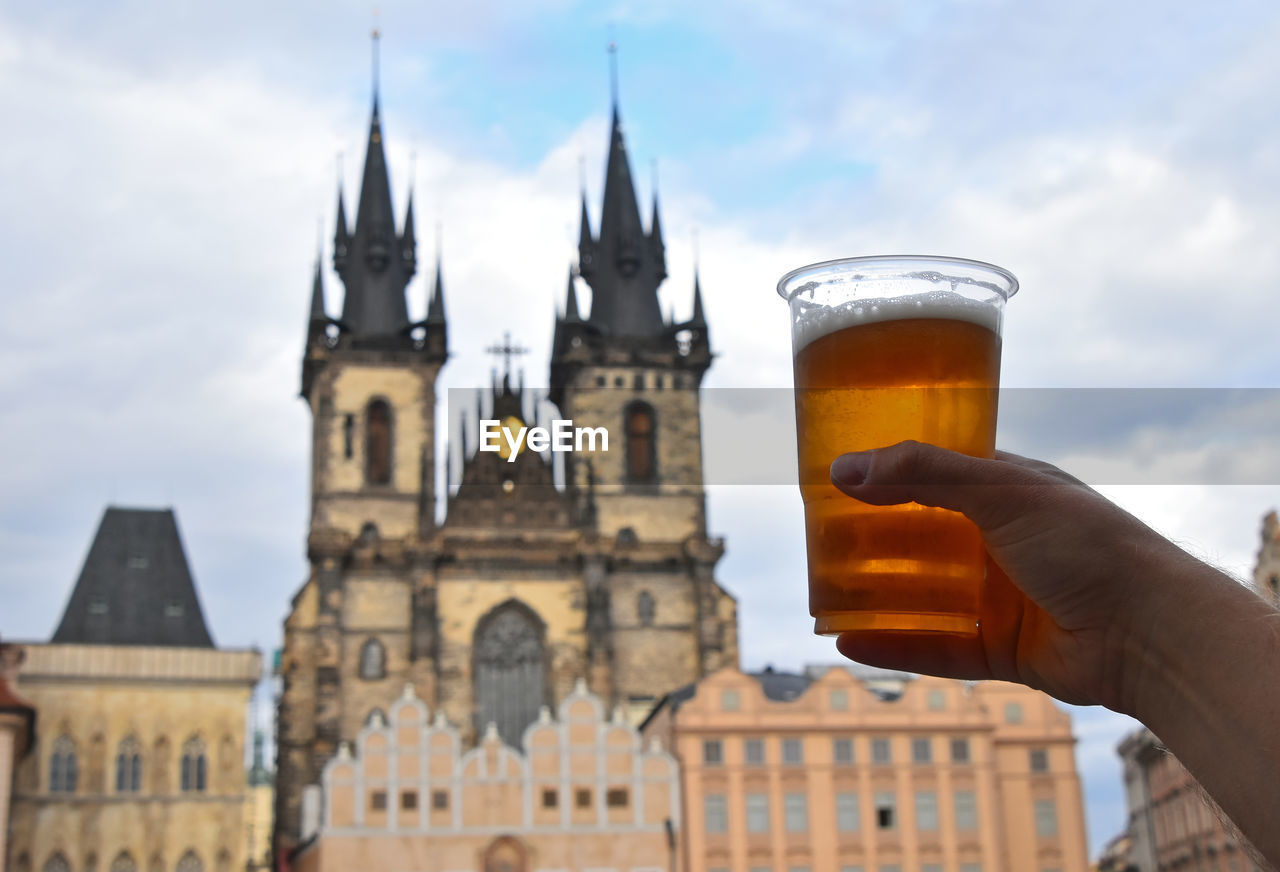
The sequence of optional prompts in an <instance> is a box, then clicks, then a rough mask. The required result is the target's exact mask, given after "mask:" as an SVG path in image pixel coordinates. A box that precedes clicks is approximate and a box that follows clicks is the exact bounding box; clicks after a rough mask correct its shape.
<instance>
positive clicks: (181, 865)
mask: <svg viewBox="0 0 1280 872" xmlns="http://www.w3.org/2000/svg"><path fill="white" fill-rule="evenodd" d="M174 870H175V872H204V861H202V860H201V859H200V857H199V855H197V854H196V852H195V851H187V853H185V854H183V855H182V859H180V860H179V861H178V865H177V866H175V867H174Z"/></svg>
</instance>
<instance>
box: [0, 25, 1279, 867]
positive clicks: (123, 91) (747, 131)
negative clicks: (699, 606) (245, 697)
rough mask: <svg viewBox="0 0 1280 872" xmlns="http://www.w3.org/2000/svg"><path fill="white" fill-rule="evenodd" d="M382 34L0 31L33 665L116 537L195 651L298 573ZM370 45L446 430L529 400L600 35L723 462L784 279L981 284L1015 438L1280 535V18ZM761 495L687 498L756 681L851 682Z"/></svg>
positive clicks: (1148, 510)
mask: <svg viewBox="0 0 1280 872" xmlns="http://www.w3.org/2000/svg"><path fill="white" fill-rule="evenodd" d="M464 7H465V8H464ZM374 22H375V19H374V16H373V13H372V10H371V8H370V6H369V5H367V4H360V3H345V4H328V5H326V6H325V7H324V8H323V9H318V6H317V4H307V5H306V6H305V7H304V5H303V4H269V5H268V6H266V7H264V6H262V5H261V4H257V3H254V4H250V3H247V2H243V0H227V2H223V3H220V4H197V3H191V2H173V3H166V4H151V3H142V2H117V3H97V4H92V3H84V2H66V3H59V4H8V5H6V6H4V7H2V8H0V115H2V116H3V117H5V118H7V119H9V121H8V123H7V124H6V128H7V130H6V134H5V136H4V137H2V138H0V191H3V192H4V198H3V203H4V207H5V208H4V209H2V210H0V238H3V239H4V240H5V242H4V244H3V249H0V250H3V253H4V266H5V278H4V281H3V282H2V283H0V304H2V305H3V313H4V314H3V317H2V318H0V404H3V405H2V407H3V408H4V410H5V412H4V418H3V421H4V426H3V429H2V430H0V456H2V457H4V458H6V461H5V462H4V463H2V464H0V554H3V558H0V635H3V636H4V637H6V638H11V639H40V638H46V637H47V636H48V635H49V634H50V633H51V632H52V630H53V628H54V625H55V624H56V622H57V619H58V617H59V615H60V613H61V610H62V607H63V605H64V603H65V599H66V596H67V595H68V593H69V591H70V588H71V585H72V583H73V582H74V579H75V577H76V574H77V572H78V570H79V566H80V563H81V562H82V560H83V558H84V554H85V552H86V550H87V548H88V544H89V541H90V539H91V537H92V535H93V532H94V530H95V528H96V525H97V522H98V520H99V518H100V516H101V513H102V510H103V508H104V507H105V506H106V505H108V504H115V505H129V506H174V507H175V508H176V510H177V512H178V517H179V523H180V525H181V529H182V531H183V535H184V539H185V542H186V545H187V549H188V555H189V558H190V561H191V563H192V567H193V570H194V573H195V576H196V579H197V584H198V585H199V590H200V594H201V597H202V600H203V602H204V607H205V611H206V615H207V618H208V621H209V624H210V627H211V630H212V632H213V634H214V637H215V638H216V639H217V641H218V642H219V644H221V645H224V646H246V645H256V646H258V647H260V648H262V649H263V650H267V651H269V650H271V649H273V648H275V647H277V646H278V645H279V644H280V622H281V620H282V619H283V617H284V615H285V612H286V610H287V607H288V603H289V599H290V597H291V596H292V595H293V593H294V592H295V591H296V589H297V588H298V586H299V585H300V584H301V582H302V581H303V579H304V578H305V574H306V564H305V554H304V542H305V535H306V522H307V500H308V493H307V487H308V480H307V464H308V462H309V454H308V449H309V446H308V438H309V414H308V412H307V409H306V407H305V405H304V404H303V402H302V401H301V400H300V399H298V398H297V392H298V378H299V364H300V355H301V350H302V342H303V338H304V333H305V327H306V323H305V318H306V311H307V309H306V307H307V303H308V294H309V289H310V278H311V271H312V269H313V265H314V261H315V258H316V256H317V249H318V246H321V245H323V246H324V249H323V256H324V257H325V258H328V257H330V256H331V254H332V252H331V249H330V247H329V242H328V240H331V239H332V234H333V227H334V224H333V221H334V212H335V205H336V188H337V184H338V181H339V179H342V181H343V182H344V184H345V187H346V190H347V191H348V196H349V197H353V196H354V192H355V191H356V190H357V188H358V181H359V170H360V164H361V161H362V159H363V145H364V138H365V135H366V132H367V124H368V114H369V107H370V87H371V86H370V78H371V73H370V67H371V63H370V40H369V37H368V33H369V31H370V29H371V27H372V26H373V24H374ZM376 24H377V26H378V27H379V28H380V29H381V31H382V33H383V39H382V42H381V49H382V61H381V93H382V107H383V119H384V126H383V127H384V133H385V139H386V145H387V153H388V159H389V162H390V166H391V177H392V185H393V191H394V198H395V204H396V209H397V210H398V212H399V211H401V210H403V208H404V204H405V198H406V195H407V193H408V191H409V190H410V189H411V188H412V190H413V191H414V203H415V211H416V214H417V217H418V238H419V240H420V250H419V256H420V259H421V260H422V261H423V262H428V261H429V260H430V259H431V257H432V256H433V255H434V254H435V252H436V250H437V240H438V245H439V250H440V251H441V253H442V258H443V272H444V281H445V290H446V295H447V301H448V311H449V317H450V335H451V342H452V351H453V354H454V357H453V358H452V360H451V361H450V363H449V364H448V366H447V367H446V369H445V372H444V375H443V376H442V379H441V383H440V392H441V396H445V395H446V394H445V391H446V390H447V389H450V388H469V387H471V386H474V385H475V384H477V383H479V382H482V381H483V380H484V379H485V378H486V375H487V373H488V371H489V368H490V366H491V365H492V363H493V362H492V360H491V359H490V358H489V357H488V356H487V355H486V354H485V353H484V347H485V346H487V345H488V344H490V343H491V342H493V341H494V340H496V339H499V338H500V337H501V336H502V334H503V332H504V331H506V330H510V331H512V333H513V336H514V337H515V338H516V339H517V340H518V341H520V342H522V343H523V344H525V345H526V346H528V347H529V348H530V350H531V353H530V354H529V355H528V356H527V357H526V358H524V367H525V370H526V380H527V381H528V383H529V384H530V385H544V384H545V382H546V360H547V354H548V348H549V344H550V339H551V328H552V323H553V317H554V314H555V309H556V306H557V305H559V304H561V303H562V301H563V292H564V283H565V276H566V272H567V269H568V267H569V266H570V264H572V263H573V260H574V258H575V256H576V246H575V243H576V233H577V204H578V199H577V198H578V191H579V187H580V185H583V184H585V188H586V192H587V195H588V198H589V200H590V202H591V203H592V206H593V208H594V209H597V210H598V208H599V205H598V204H599V197H600V194H601V188H602V184H603V173H604V156H605V151H606V147H607V123H608V111H609V76H608V65H607V59H606V51H605V47H606V44H607V43H608V42H609V41H610V40H611V39H612V40H616V42H617V43H618V45H619V52H618V64H619V72H620V76H619V92H620V97H621V106H622V114H623V120H624V124H625V130H626V135H627V141H628V147H629V149H630V154H631V158H632V162H633V170H634V173H635V177H636V179H637V180H638V185H639V193H640V196H641V200H642V202H644V203H645V204H646V207H645V208H646V211H647V204H648V202H649V201H650V198H651V197H652V191H653V186H654V184H655V182H656V184H657V188H658V192H659V195H660V199H661V211H662V224H663V229H664V233H665V235H666V241H667V251H668V266H669V271H670V278H669V279H668V280H667V282H666V284H665V285H664V286H663V288H662V292H661V294H662V301H663V308H664V310H666V309H668V308H672V309H674V311H675V312H676V314H677V316H680V317H685V316H687V315H688V313H689V311H690V307H691V304H692V285H693V273H694V265H695V259H696V261H697V265H698V269H699V272H700V276H701V285H702V289H703V294H704V299H705V304H706V313H707V318H708V321H709V322H710V337H711V343H712V347H713V349H714V350H715V351H716V353H717V355H718V357H717V359H716V361H715V365H714V366H713V367H712V369H711V370H710V372H709V374H708V377H707V380H706V387H707V394H708V398H707V405H708V411H707V416H706V422H705V424H706V428H707V434H706V442H707V444H708V445H710V446H712V447H713V448H714V449H715V450H710V449H709V450H708V455H709V456H708V464H709V468H710V467H712V466H713V465H714V463H715V461H716V457H717V456H719V455H718V452H719V451H720V450H721V449H723V451H724V456H732V453H733V451H732V450H731V449H733V447H734V446H731V445H730V444H729V443H730V442H732V439H731V438H730V437H729V436H725V435H719V434H722V433H723V432H724V431H723V430H717V429H716V428H717V426H720V427H723V426H725V423H724V422H725V421H726V420H728V419H726V417H725V416H724V415H723V414H721V415H720V416H719V417H717V415H716V414H715V413H714V412H713V408H714V407H716V406H717V405H719V406H720V407H726V406H727V407H729V408H730V409H732V408H734V405H733V404H734V403H735V402H739V401H740V399H741V397H743V396H746V394H743V393H738V391H739V390H740V389H750V391H755V392H759V391H762V390H763V391H764V393H763V394H761V395H760V396H768V397H771V398H772V399H769V400H761V401H760V404H761V405H762V406H767V403H768V402H776V401H777V397H779V396H781V397H785V395H786V394H785V389H786V387H787V385H788V384H789V381H790V362H789V353H790V345H789V338H788V334H787V322H786V315H785V307H784V306H783V304H782V303H781V302H780V301H779V300H778V299H777V297H776V295H775V294H774V292H773V286H774V283H775V282H776V280H777V278H778V277H779V276H780V275H781V274H782V273H784V272H786V271H787V270H789V269H791V268H793V267H796V266H799V265H801V264H804V263H810V262H813V261H817V260H824V259H827V258H831V257H839V256H846V255H854V254H872V253H898V252H915V253H935V254H953V255H961V256H966V257H971V258H978V259H982V260H987V261H991V262H994V263H998V264H1000V265H1001V266H1004V267H1006V268H1008V269H1010V270H1011V271H1012V272H1014V273H1015V274H1016V275H1017V276H1018V277H1019V279H1020V280H1021V284H1022V289H1021V291H1020V292H1019V294H1018V295H1017V296H1016V297H1015V298H1014V299H1013V300H1012V301H1011V303H1010V305H1009V309H1008V312H1007V315H1006V320H1005V342H1004V370H1003V379H1004V384H1005V386H1006V387H1007V388H1009V390H1008V391H1006V393H1005V396H1004V399H1003V404H1004V405H1003V409H1002V415H1003V420H1002V423H1001V435H1000V441H1001V443H1002V445H1003V446H1004V447H1007V448H1012V449H1014V450H1018V451H1021V452H1023V453H1029V454H1034V455H1036V456H1041V457H1044V458H1046V459H1049V460H1052V461H1054V462H1057V463H1060V464H1062V465H1064V466H1066V467H1067V468H1068V469H1071V470H1073V471H1076V472H1078V473H1082V474H1083V476H1084V477H1085V478H1086V480H1088V481H1090V483H1092V484H1095V485H1096V486H1098V487H1099V488H1100V489H1101V490H1103V492H1104V493H1106V494H1108V495H1109V496H1111V497H1113V498H1115V499H1117V500H1119V501H1120V502H1121V503H1122V504H1123V505H1125V506H1126V507H1128V508H1130V509H1131V510H1132V511H1134V512H1135V513H1137V514H1138V515H1139V516H1140V517H1142V518H1144V519H1145V520H1147V521H1148V523H1150V524H1152V525H1153V526H1155V527H1156V528H1157V529H1159V530H1161V531H1162V532H1165V533H1166V534H1168V535H1170V536H1172V537H1174V538H1175V539H1176V540H1177V541H1179V542H1180V543H1182V544H1183V545H1184V547H1186V548H1188V549H1189V550H1191V551H1192V552H1193V553H1196V554H1198V555H1201V556H1203V557H1204V558H1205V559H1208V560H1210V561H1213V562H1215V563H1217V564H1218V565H1220V566H1222V567H1223V568H1225V569H1227V570H1228V571H1229V572H1231V573H1233V574H1235V575H1237V576H1239V577H1242V578H1243V577H1247V576H1249V575H1250V574H1251V572H1252V567H1253V562H1254V557H1255V554H1256V551H1257V548H1258V544H1259V538H1258V537H1259V528H1260V523H1261V519H1262V516H1263V515H1264V514H1265V513H1266V512H1267V511H1269V510H1270V509H1271V508H1273V507H1275V506H1276V505H1278V504H1280V464H1278V463H1277V457H1276V452H1275V450H1274V447H1273V441H1274V440H1272V439H1269V438H1268V437H1269V436H1270V435H1271V434H1273V433H1274V432H1275V424H1276V423H1277V421H1278V420H1280V402H1277V396H1276V394H1275V393H1274V389H1275V387H1276V384H1275V373H1276V372H1277V368H1278V365H1280V344H1278V343H1276V341H1275V333H1276V330H1277V324H1280V318H1278V317H1277V316H1278V315H1280V306H1278V305H1277V303H1276V299H1277V291H1278V290H1280V287H1278V286H1280V281H1277V275H1278V274H1280V246H1276V245H1275V241H1274V240H1275V228H1277V227H1278V226H1280V129H1278V128H1280V116H1278V115H1277V114H1276V113H1275V111H1274V94H1275V93H1276V90H1277V85H1278V84H1280V54H1277V53H1276V52H1275V51H1274V45H1275V44H1276V43H1277V41H1278V40H1280V10H1277V9H1276V8H1275V7H1274V5H1273V4H1268V3H1265V2H1262V0H1258V2H1245V0H1224V2H1220V3H1216V4H1203V3H1197V2H1190V0H1164V2H1119V3H1117V2H1113V0H1080V2H1075V3H1043V2H1035V3H1025V2H1016V0H918V2H910V3H907V2H888V0H868V2H858V3H844V2H835V0H818V2H810V3H805V4H796V3H784V2H778V0H739V2H735V3H728V2H723V0H708V2H704V3H700V4H687V3H674V2H667V0H647V2H645V3H635V2H630V0H619V2H601V3H582V2H573V0H522V2H519V3H515V2H511V3H507V2H498V0H487V2H486V0H480V2H473V3H469V4H443V3H436V2H428V3H424V2H416V3H408V2H382V3H379V9H378V13H377V18H376ZM352 206H353V204H352V202H350V200H349V202H348V209H351V208H352ZM436 226H438V227H439V231H438V234H437V233H435V232H433V228H435V227H436ZM695 240H696V242H695ZM429 273H430V271H429V270H423V271H422V272H420V273H419V276H418V277H417V278H416V279H415V280H414V282H413V283H412V284H411V286H410V291H409V299H410V307H411V311H413V312H415V313H418V314H421V313H422V312H423V311H424V310H425V305H426V302H425V301H426V293H427V285H426V276H425V274H429ZM326 284H327V292H328V304H329V307H330V311H331V312H336V311H337V310H338V308H339V306H340V285H339V283H338V281H337V278H336V276H335V275H334V274H333V273H332V272H331V271H328V270H327V269H326ZM583 302H584V305H585V304H586V302H587V299H586V298H585V296H584V300H583ZM752 408H753V409H754V408H755V407H754V406H753V407H752ZM749 412H750V410H747V411H745V412H744V411H743V409H742V408H741V407H739V408H738V413H741V414H748V413H749ZM731 418H732V416H729V419H731ZM756 419H757V420H759V421H760V423H761V427H762V428H766V427H767V426H768V422H769V420H771V416H769V415H767V414H764V413H759V414H757V415H756ZM772 420H775V422H776V419H772ZM782 420H783V421H784V422H785V420H786V418H785V415H784V417H783V419H782ZM762 432H764V431H763V429H762ZM782 432H785V427H784V428H783V431H782ZM774 436H775V437H776V438H777V439H779V440H780V442H778V443H777V444H778V445H779V452H780V454H781V455H783V456H785V453H786V451H788V450H791V451H793V450H794V448H793V447H790V446H788V445H787V444H785V443H786V442H787V437H785V435H778V434H776V433H775V434H774ZM768 438H774V437H768ZM761 439H766V437H764V436H762V437H761ZM773 444H774V443H772V442H767V440H766V447H770V446H772V445H773ZM761 453H762V454H766V455H768V456H769V457H772V456H773V452H771V451H763V452H761ZM761 463H762V468H765V467H767V468H770V469H774V468H773V467H770V466H769V464H770V461H769V460H767V459H766V460H762V461H761ZM778 469H781V470H782V471H781V473H780V474H779V476H778V477H776V478H775V477H773V476H772V475H764V474H762V475H761V476H760V477H759V478H757V479H754V480H752V481H749V482H747V483H743V482H742V481H736V482H735V481H732V480H730V479H731V477H726V478H724V479H720V480H716V479H714V478H713V479H712V480H713V482H714V483H713V484H712V486H711V487H710V489H709V492H710V508H709V517H710V525H711V528H712V532H713V533H714V534H716V535H723V536H724V537H725V539H726V544H727V548H728V551H727V554H726V556H725V558H724V560H723V561H722V562H721V564H720V566H719V569H718V578H719V579H720V581H721V583H722V584H723V585H724V586H725V587H726V588H728V589H729V590H730V591H731V592H733V594H734V595H735V596H736V597H737V598H738V602H739V614H740V623H741V648H742V661H743V665H744V667H746V668H750V669H756V668H760V667H763V666H764V665H766V664H772V665H774V666H775V667H777V668H800V667H802V666H803V665H804V664H806V663H814V662H831V661H832V660H833V659H834V658H836V656H837V655H836V653H835V651H834V649H833V647H832V645H831V643H830V641H829V640H824V639H819V638H815V637H813V636H811V635H810V619H809V618H808V616H807V615H806V614H804V609H803V608H802V607H801V606H800V603H801V602H802V600H801V597H802V593H801V591H802V589H803V587H802V585H803V582H802V579H803V572H804V570H803V552H802V550H801V549H802V546H801V542H802V538H801V535H802V531H801V526H800V525H801V521H800V512H799V500H798V495H797V494H796V493H795V492H794V490H791V489H789V488H788V487H787V485H785V484H783V483H780V482H781V481H783V479H784V478H785V473H786V468H785V464H784V465H783V466H782V467H778ZM774 471H775V472H776V471H777V470H776V469H774ZM762 482H763V483H762ZM769 482H772V483H769ZM1072 713H1073V716H1074V718H1075V730H1076V734H1077V736H1078V737H1079V744H1078V746H1077V760H1078V764H1079V767H1080V771H1081V773H1082V776H1083V779H1084V784H1085V791H1086V798H1087V807H1088V828H1089V840H1090V845H1091V849H1092V853H1096V850H1097V848H1098V847H1099V846H1100V845H1101V844H1102V843H1103V842H1104V841H1105V840H1106V839H1107V838H1109V837H1110V836H1112V835H1114V834H1115V833H1117V832H1119V831H1120V830H1121V829H1122V828H1123V826H1124V820H1125V815H1124V803H1123V797H1122V794H1121V784H1120V775H1119V765H1118V761H1117V759H1116V755H1115V744H1116V742H1117V741H1118V739H1119V738H1120V736H1121V735H1123V734H1124V733H1125V732H1126V731H1127V730H1130V729H1132V728H1133V727H1134V723H1133V722H1132V721H1130V720H1129V719H1127V718H1124V717H1122V716H1120V715H1116V714H1114V713H1111V712H1108V711H1105V710H1101V709H1075V710H1073V711H1072Z"/></svg>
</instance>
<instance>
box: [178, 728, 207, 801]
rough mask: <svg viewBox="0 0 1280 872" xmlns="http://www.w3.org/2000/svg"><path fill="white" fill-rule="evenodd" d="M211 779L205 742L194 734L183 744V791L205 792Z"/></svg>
mask: <svg viewBox="0 0 1280 872" xmlns="http://www.w3.org/2000/svg"><path fill="white" fill-rule="evenodd" d="M208 779H209V760H208V757H207V756H206V755H205V751H204V742H203V741H201V739H200V737H199V736H192V737H191V738H190V739H187V741H186V743H184V744H183V746H182V773H181V787H182V791H183V793H204V791H205V787H206V786H207V785H208Z"/></svg>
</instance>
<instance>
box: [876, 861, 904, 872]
mask: <svg viewBox="0 0 1280 872" xmlns="http://www.w3.org/2000/svg"><path fill="white" fill-rule="evenodd" d="M880 872H902V867H901V866H899V865H898V864H897V863H888V864H886V865H884V866H881V867H880Z"/></svg>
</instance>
